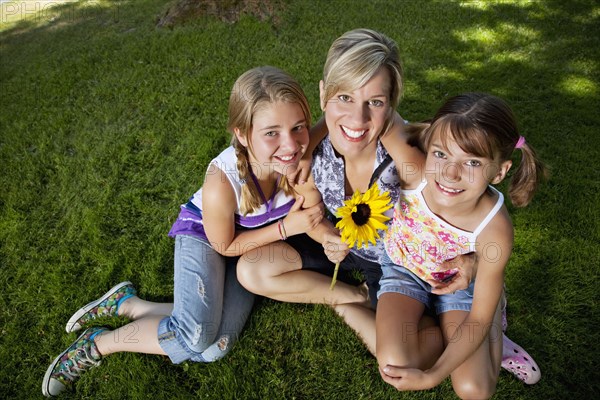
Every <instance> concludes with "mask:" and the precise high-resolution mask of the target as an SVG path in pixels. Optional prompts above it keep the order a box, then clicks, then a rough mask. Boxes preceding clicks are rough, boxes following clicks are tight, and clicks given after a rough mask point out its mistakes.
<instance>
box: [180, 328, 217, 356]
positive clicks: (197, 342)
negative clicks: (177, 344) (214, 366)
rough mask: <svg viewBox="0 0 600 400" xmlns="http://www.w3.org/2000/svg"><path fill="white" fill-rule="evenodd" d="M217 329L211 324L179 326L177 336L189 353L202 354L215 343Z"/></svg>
mask: <svg viewBox="0 0 600 400" xmlns="http://www.w3.org/2000/svg"><path fill="white" fill-rule="evenodd" d="M217 329H218V326H217V325H216V324H212V323H202V324H189V325H185V326H180V327H179V334H180V337H181V338H182V339H183V341H184V342H185V344H186V345H187V347H188V348H189V350H190V351H192V352H194V353H202V352H204V351H205V350H206V349H208V348H209V346H210V345H211V344H212V343H213V342H214V341H215V337H216V335H217Z"/></svg>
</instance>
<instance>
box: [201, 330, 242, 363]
mask: <svg viewBox="0 0 600 400" xmlns="http://www.w3.org/2000/svg"><path fill="white" fill-rule="evenodd" d="M233 343H234V340H233V337H232V336H230V335H222V336H221V337H219V338H217V340H216V341H215V342H214V343H212V344H211V345H210V346H209V347H208V348H206V350H204V351H203V352H202V354H200V357H199V358H198V360H197V361H200V362H203V363H212V362H215V361H219V360H220V359H222V358H223V357H225V356H226V355H227V354H228V353H229V352H230V351H231V348H232V347H233Z"/></svg>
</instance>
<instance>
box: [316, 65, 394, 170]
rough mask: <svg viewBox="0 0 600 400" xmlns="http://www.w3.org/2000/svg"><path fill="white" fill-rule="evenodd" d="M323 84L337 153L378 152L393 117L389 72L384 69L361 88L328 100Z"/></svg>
mask: <svg viewBox="0 0 600 400" xmlns="http://www.w3.org/2000/svg"><path fill="white" fill-rule="evenodd" d="M323 85H324V83H323V81H321V83H320V93H321V107H322V108H323V110H324V111H325V122H326V123H327V129H328V131H329V140H330V141H331V144H332V145H333V147H334V148H335V150H336V151H337V152H338V153H340V154H341V155H342V156H344V157H346V158H347V157H356V156H358V155H360V154H361V153H363V151H364V150H367V151H371V149H372V151H375V149H376V148H377V138H378V137H379V134H380V133H381V131H382V129H383V127H384V125H385V122H386V119H387V118H390V117H391V108H390V98H389V95H390V76H389V72H388V70H387V69H385V68H380V69H379V71H378V72H377V73H376V74H375V75H374V76H373V77H372V78H371V79H370V80H369V81H368V82H367V83H366V84H365V85H364V86H362V87H361V88H359V89H356V90H354V91H348V92H344V91H340V92H337V93H336V94H335V95H334V96H333V97H332V98H330V99H328V100H325V99H324V89H325V88H324V86H323ZM363 155H364V153H363Z"/></svg>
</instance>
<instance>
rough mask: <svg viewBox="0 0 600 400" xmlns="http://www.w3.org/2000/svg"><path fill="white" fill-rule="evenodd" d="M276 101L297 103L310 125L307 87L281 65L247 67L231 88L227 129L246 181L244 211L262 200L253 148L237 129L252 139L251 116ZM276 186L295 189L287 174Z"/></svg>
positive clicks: (258, 204) (243, 186)
mask: <svg viewBox="0 0 600 400" xmlns="http://www.w3.org/2000/svg"><path fill="white" fill-rule="evenodd" d="M276 102H284V103H294V104H298V105H299V106H300V107H301V108H302V112H303V113H304V116H305V118H306V124H307V128H310V123H311V115H310V108H309V105H308V100H307V99H306V95H305V94H304V91H303V90H302V88H301V87H300V84H299V83H298V82H297V81H296V80H295V79H294V78H292V77H291V76H290V75H288V74H287V73H285V72H284V71H282V70H280V69H279V68H275V67H270V66H263V67H257V68H253V69H251V70H249V71H246V72H245V73H243V74H242V75H241V76H240V77H239V78H238V79H237V80H236V82H235V84H234V85H233V89H232V90H231V95H230V97H229V119H228V121H227V130H228V131H229V132H231V133H232V138H231V145H232V146H233V148H234V149H235V154H236V156H237V170H238V174H239V177H240V180H242V182H245V184H243V185H242V193H241V201H240V212H241V213H242V214H243V215H246V214H248V213H251V212H253V211H254V210H256V209H257V208H259V207H260V206H261V204H262V201H263V200H262V198H261V196H260V194H259V191H258V188H257V187H256V185H255V184H254V180H253V179H252V175H251V173H252V169H251V166H250V163H249V157H248V150H250V151H252V148H250V149H248V148H246V147H244V146H242V144H241V143H240V141H239V140H238V139H237V137H236V135H235V132H234V130H235V129H236V128H237V129H239V131H240V134H241V135H242V136H244V137H246V138H248V139H250V135H251V133H252V126H253V125H252V119H253V116H254V114H255V113H256V111H257V110H259V109H260V108H261V107H263V106H264V105H265V104H266V103H269V104H272V103H276ZM248 144H250V140H248ZM277 190H283V191H284V192H285V193H286V194H288V195H292V194H293V193H294V191H293V189H292V187H291V185H290V184H289V183H288V180H287V179H285V177H283V178H282V179H280V180H279V186H278V188H277Z"/></svg>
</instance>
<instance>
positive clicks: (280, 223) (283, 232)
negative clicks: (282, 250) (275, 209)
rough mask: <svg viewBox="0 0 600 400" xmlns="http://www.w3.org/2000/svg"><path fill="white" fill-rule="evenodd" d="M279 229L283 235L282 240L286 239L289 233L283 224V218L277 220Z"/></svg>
mask: <svg viewBox="0 0 600 400" xmlns="http://www.w3.org/2000/svg"><path fill="white" fill-rule="evenodd" d="M277 229H278V230H279V236H281V240H286V239H287V234H286V232H285V226H283V218H281V219H280V220H279V221H278V222H277Z"/></svg>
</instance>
